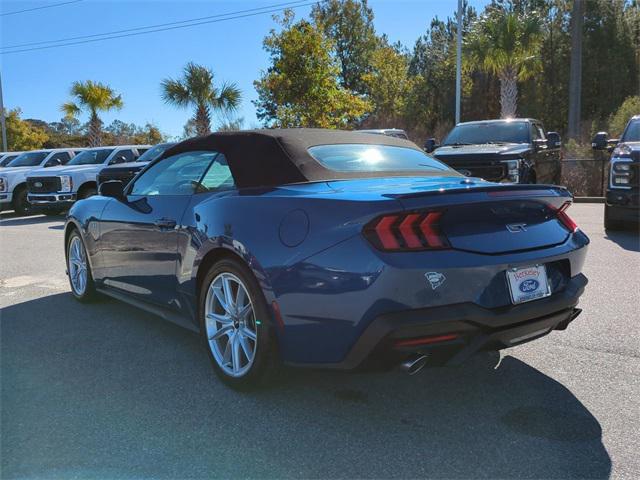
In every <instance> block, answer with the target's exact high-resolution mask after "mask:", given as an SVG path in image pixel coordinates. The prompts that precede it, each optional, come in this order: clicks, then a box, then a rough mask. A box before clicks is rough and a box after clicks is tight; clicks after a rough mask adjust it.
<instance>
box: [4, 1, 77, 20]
mask: <svg viewBox="0 0 640 480" xmlns="http://www.w3.org/2000/svg"><path fill="white" fill-rule="evenodd" d="M82 1H83V0H69V1H68V2H61V3H54V4H52V5H43V6H42V7H33V8H27V9H25V10H16V11H15V12H7V13H0V17H6V16H8V15H17V14H18V13H26V12H33V11H34V10H42V9H45V8H53V7H60V6H62V5H69V4H70V3H78V2H82Z"/></svg>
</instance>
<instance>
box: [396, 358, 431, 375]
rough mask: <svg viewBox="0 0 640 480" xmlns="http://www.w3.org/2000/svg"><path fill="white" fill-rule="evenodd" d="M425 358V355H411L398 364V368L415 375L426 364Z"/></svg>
mask: <svg viewBox="0 0 640 480" xmlns="http://www.w3.org/2000/svg"><path fill="white" fill-rule="evenodd" d="M427 359H428V357H427V356H426V355H411V356H410V357H409V358H408V359H407V360H405V361H404V362H402V363H401V364H400V368H401V369H402V370H404V371H405V372H407V373H408V374H409V375H415V374H416V373H418V372H419V371H420V370H422V369H423V368H424V367H425V366H426V365H427Z"/></svg>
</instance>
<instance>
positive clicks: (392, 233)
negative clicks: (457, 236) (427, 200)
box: [363, 211, 449, 251]
mask: <svg viewBox="0 0 640 480" xmlns="http://www.w3.org/2000/svg"><path fill="white" fill-rule="evenodd" d="M442 215H443V212H441V211H437V212H410V213H397V214H391V215H383V216H382V217H378V218H375V219H374V220H373V221H371V222H369V223H368V224H367V225H366V226H365V227H364V229H363V233H364V236H365V237H366V238H367V239H368V240H369V242H371V244H373V246H374V247H376V248H377V249H379V250H385V251H410V250H441V249H445V248H449V241H448V240H447V237H446V236H445V235H444V234H443V233H442V231H441V229H440V219H441V217H442Z"/></svg>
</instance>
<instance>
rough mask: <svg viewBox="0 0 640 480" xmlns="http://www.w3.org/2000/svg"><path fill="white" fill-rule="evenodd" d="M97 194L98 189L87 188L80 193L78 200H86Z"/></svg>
mask: <svg viewBox="0 0 640 480" xmlns="http://www.w3.org/2000/svg"><path fill="white" fill-rule="evenodd" d="M97 194H98V189H97V188H96V187H85V188H83V189H82V190H81V191H80V192H79V193H78V200H84V199H85V198H89V197H93V196H94V195H97Z"/></svg>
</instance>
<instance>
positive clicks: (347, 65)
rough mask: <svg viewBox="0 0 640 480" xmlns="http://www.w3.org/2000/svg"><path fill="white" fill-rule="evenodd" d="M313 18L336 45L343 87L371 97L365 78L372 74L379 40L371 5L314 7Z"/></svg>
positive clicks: (359, 0) (344, 1)
mask: <svg viewBox="0 0 640 480" xmlns="http://www.w3.org/2000/svg"><path fill="white" fill-rule="evenodd" d="M311 18H312V19H313V21H314V23H316V24H317V25H319V26H320V27H321V28H322V30H323V31H324V33H325V35H326V36H327V37H328V38H330V39H331V40H332V41H333V44H334V52H335V56H336V58H337V59H338V64H339V66H340V74H339V76H340V84H341V85H342V86H343V87H345V88H347V89H349V90H351V91H352V92H355V93H359V94H365V93H368V87H369V85H368V84H367V82H365V81H364V79H363V76H364V75H365V74H367V73H369V72H370V70H371V62H372V61H373V54H374V52H375V51H376V49H377V47H378V45H379V39H378V37H377V36H376V31H375V28H374V26H373V11H372V10H371V8H370V7H369V6H368V5H367V1H366V0H329V1H326V2H319V3H317V4H316V5H315V6H314V7H313V9H312V11H311Z"/></svg>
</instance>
